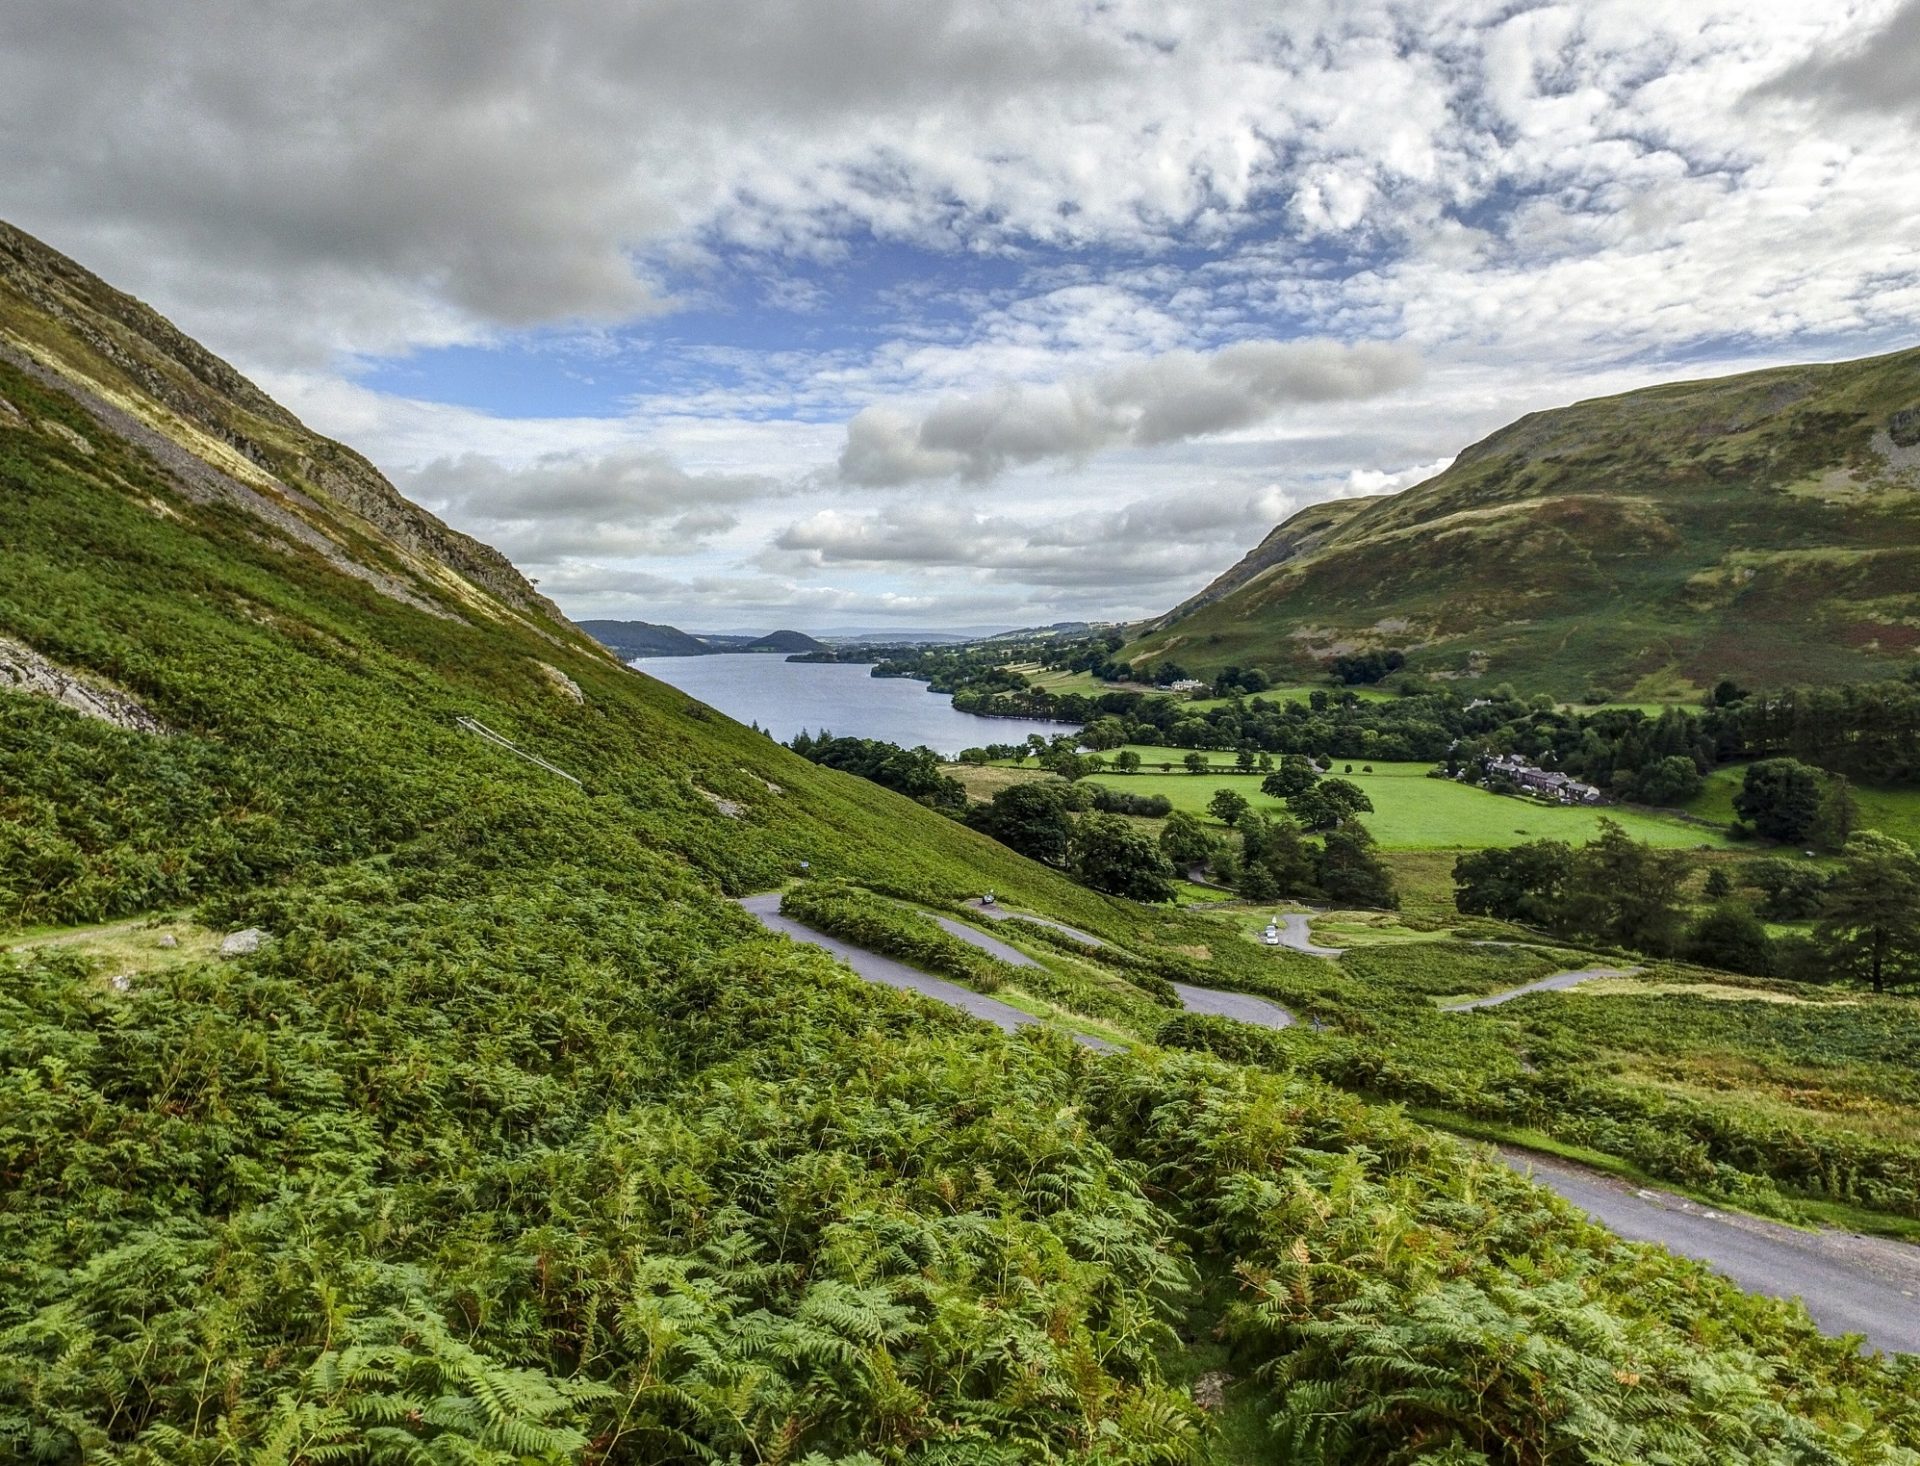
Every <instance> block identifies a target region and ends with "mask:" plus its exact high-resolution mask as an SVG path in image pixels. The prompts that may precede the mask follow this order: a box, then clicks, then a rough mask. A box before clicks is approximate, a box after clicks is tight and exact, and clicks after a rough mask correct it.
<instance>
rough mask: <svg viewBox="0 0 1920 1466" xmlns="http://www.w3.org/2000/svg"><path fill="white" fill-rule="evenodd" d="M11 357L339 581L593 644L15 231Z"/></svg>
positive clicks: (342, 455) (2, 339)
mask: <svg viewBox="0 0 1920 1466" xmlns="http://www.w3.org/2000/svg"><path fill="white" fill-rule="evenodd" d="M0 351H4V352H5V354H6V355H7V357H8V358H9V359H10V360H12V361H13V362H14V363H15V364H16V365H18V366H21V367H22V368H23V369H26V370H29V371H31V372H32V373H33V374H34V375H35V376H36V377H37V378H38V379H40V380H41V381H43V382H47V383H48V384H49V385H54V386H58V387H60V388H61V389H62V390H64V391H66V392H67V393H68V395H70V396H72V397H73V398H74V400H75V401H76V402H78V403H79V404H80V405H81V406H82V407H83V408H85V409H86V410H87V412H88V413H89V414H91V415H92V416H93V417H94V418H95V420H96V421H99V422H101V423H102V425H103V427H105V428H106V429H107V430H108V431H111V432H114V433H115V434H117V435H119V436H123V437H128V438H131V439H133V440H135V441H137V442H139V443H140V444H141V446H142V447H143V448H145V449H146V450H147V451H148V452H149V453H150V454H152V455H154V456H155V457H157V458H159V459H161V460H162V462H163V463H164V464H165V465H166V466H167V467H168V468H169V469H170V470H171V471H172V472H173V474H174V476H175V477H176V478H178V479H181V480H183V481H184V482H186V483H188V484H189V485H190V486H191V490H192V491H193V492H194V494H195V497H201V498H209V497H219V498H222V499H225V500H227V501H229V502H232V503H235V504H236V505H238V506H239V507H241V508H244V509H246V510H248V511H249V512H251V513H254V514H256V515H258V516H259V517H260V518H261V519H262V520H264V521H265V522H266V523H267V524H269V525H270V526H271V527H272V529H273V530H274V531H276V532H277V533H278V534H280V535H282V536H284V537H286V538H289V539H292V540H294V541H297V542H299V543H301V544H303V545H305V546H306V547H307V548H309V549H313V550H315V551H316V552H317V553H320V554H321V555H323V556H324V557H325V558H326V559H327V560H328V561H329V562H331V563H332V564H334V565H335V567H336V568H337V569H340V570H342V571H343V572H344V573H347V574H351V575H354V576H356V577H357V578H360V579H363V580H366V581H368V582H369V583H372V584H374V585H376V586H377V587H378V588H379V589H381V590H382V591H384V592H385V593H387V594H390V595H394V596H395V597H396V598H398V599H401V600H405V601H408V602H410V603H412V604H416V605H422V606H424V607H425V608H427V609H432V610H438V611H440V612H442V613H443V614H450V615H470V614H473V613H475V612H482V613H489V612H488V611H487V609H486V608H487V607H489V605H491V607H492V611H491V612H490V613H492V614H498V613H501V612H504V613H507V614H512V615H517V616H519V617H521V618H522V619H524V620H526V621H528V622H529V623H530V624H532V625H534V626H535V627H536V628H537V629H539V630H541V631H542V632H543V633H544V634H546V635H548V636H551V637H558V638H562V639H565V640H566V641H568V642H569V643H570V644H571V643H578V644H584V645H591V644H592V643H591V642H590V641H589V640H588V639H587V638H584V637H582V636H580V635H579V634H578V633H577V632H576V631H575V630H574V628H573V627H572V626H571V625H570V624H569V623H568V622H567V620H566V618H565V617H564V616H563V615H562V614H561V612H560V610H559V608H558V607H557V606H555V605H554V604H553V602H552V601H550V600H548V599H547V598H546V597H545V596H543V595H541V594H540V593H539V592H538V591H537V590H535V589H534V588H533V586H532V585H531V584H529V583H528V581H527V580H526V578H525V577H524V576H522V575H521V574H520V572H519V571H517V570H515V569H514V567H513V565H512V564H511V563H510V562H509V561H508V560H507V558H506V557H505V556H504V555H502V554H500V553H499V551H497V550H494V549H492V548H490V547H489V546H487V545H483V544H481V543H480V542H479V541H477V540H474V539H471V538H469V537H468V536H467V535H464V534H461V533H460V532H459V531H458V530H455V529H453V528H451V527H449V526H448V525H446V524H445V523H443V522H442V521H441V520H439V519H437V518H436V517H435V516H433V515H432V514H429V513H428V512H427V511H426V510H424V509H422V508H420V507H419V506H418V505H417V504H414V503H411V502H409V501H408V500H407V499H405V498H404V497H402V496H401V494H400V492H399V491H398V490H397V489H395V488H394V487H393V485H392V484H390V483H389V482H388V481H387V480H386V478H385V477H384V476H383V475H382V474H381V473H380V471H379V470H378V469H376V468H375V467H374V466H373V465H372V464H371V463H369V462H368V461H367V460H366V459H364V458H362V457H361V456H360V455H359V454H357V453H355V452H353V451H352V450H351V449H349V448H346V447H343V446H342V445H341V444H339V443H335V442H333V441H331V440H330V439H327V438H323V437H321V436H319V435H318V434H317V433H313V432H311V431H309V430H308V429H307V428H306V427H305V426H303V425H302V424H301V423H300V421H299V420H298V419H297V418H296V417H294V415H293V414H292V413H290V412H288V411H287V410H286V409H285V408H283V407H281V406H280V405H279V404H278V403H277V402H275V401H274V400H273V399H272V398H270V397H268V396H267V395H266V393H264V392H262V391H261V390H260V389H259V388H258V387H257V386H255V385H254V384H253V383H252V382H250V381H248V380H247V379H246V378H245V377H244V376H242V375H241V374H240V373H239V372H237V371H235V370H234V368H233V367H231V366H229V365H228V364H227V363H226V362H224V361H222V360H220V358H218V357H216V356H214V355H213V354H212V353H211V352H209V351H207V350H206V349H205V348H203V347H201V346H200V345H198V344H197V343H196V342H194V341H192V340H191V339H190V338H188V337H187V336H186V335H185V334H183V333H182V332H181V331H179V330H178V329H176V328H175V327H174V326H173V325H172V324H171V323H170V322H168V321H167V320H166V319H165V318H163V317H162V316H160V315H159V314H158V313H157V312H155V311H153V310H151V309H150V308H149V307H147V306H145V305H143V304H142V303H141V302H140V301H138V300H135V299H134V298H133V297H132V296H130V295H126V294H124V293H123V292H121V291H118V290H115V289H114V288H113V287H112V286H110V285H108V284H107V283H106V282H105V281H103V280H101V279H100V278H99V277H97V276H95V275H93V274H91V273H90V272H88V271H87V270H85V269H83V268H81V267H80V266H79V265H77V264H75V263H74V262H73V261H72V260H70V259H68V258H67V257H66V256H65V255H62V254H60V253H59V252H58V251H57V250H54V249H51V248H49V247H48V246H46V245H45V244H42V243H41V242H40V241H39V240H37V239H34V238H33V237H31V236H30V235H27V234H23V233H21V232H20V231H19V230H17V229H15V228H13V227H12V226H10V225H7V224H4V223H0Z"/></svg>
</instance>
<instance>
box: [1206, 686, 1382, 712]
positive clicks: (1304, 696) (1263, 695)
mask: <svg viewBox="0 0 1920 1466" xmlns="http://www.w3.org/2000/svg"><path fill="white" fill-rule="evenodd" d="M1316 692H1324V693H1326V694H1327V695H1328V696H1329V697H1338V696H1340V695H1341V694H1343V693H1348V692H1351V693H1352V694H1353V695H1354V696H1355V697H1357V698H1359V699H1360V700H1361V701H1362V702H1392V701H1393V699H1394V697H1395V695H1396V694H1394V693H1391V692H1388V691H1387V690H1386V689H1385V688H1382V687H1333V686H1329V685H1328V684H1326V683H1324V682H1321V683H1313V684H1308V683H1301V684H1299V685H1298V686H1293V687H1269V688H1268V689H1267V690H1266V691H1265V692H1255V693H1252V694H1250V695H1249V696H1248V697H1247V699H1246V700H1247V701H1248V702H1306V701H1308V699H1310V698H1311V697H1312V696H1313V694H1314V693H1316ZM1231 701H1233V699H1232V698H1226V697H1196V698H1193V699H1191V700H1190V701H1189V702H1188V703H1187V706H1188V707H1190V708H1198V709H1199V710H1200V711H1202V712H1205V711H1207V710H1208V709H1210V708H1223V707H1225V706H1226V705H1227V704H1228V703H1229V702H1231Z"/></svg>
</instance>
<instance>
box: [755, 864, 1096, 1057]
mask: <svg viewBox="0 0 1920 1466" xmlns="http://www.w3.org/2000/svg"><path fill="white" fill-rule="evenodd" d="M740 905H741V906H742V907H743V908H745V909H746V911H747V912H748V913H749V914H750V915H751V916H752V917H753V918H754V920H756V921H758V922H759V923H760V925H762V926H764V927H765V928H766V929H767V930H768V931H774V932H779V933H780V934H781V935H782V936H786V937H791V938H793V940H794V941H796V942H805V943H807V944H808V945H809V946H814V947H818V948H820V949H821V950H822V951H824V952H828V953H831V954H832V955H833V956H835V957H837V958H839V959H840V960H841V961H842V962H844V963H846V964H847V966H849V967H851V968H852V969H853V970H854V971H855V972H856V973H857V974H859V975H860V976H861V977H863V978H865V979H866V980H867V981H868V982H874V983H879V984H880V985H881V986H883V987H890V988H898V989H900V990H901V991H902V992H909V993H918V994H919V995H920V996H921V997H923V998H932V999H933V1000H934V1001H935V1002H936V1003H945V1004H946V1005H947V1006H948V1007H950V1008H958V1009H960V1010H961V1011H962V1012H964V1013H970V1014H972V1015H973V1016H974V1017H975V1018H979V1019H983V1020H984V1021H986V1022H988V1023H991V1024H992V1025H993V1026H994V1027H995V1028H999V1029H1004V1030H1005V1031H1006V1032H1008V1033H1012V1032H1013V1031H1014V1030H1015V1029H1017V1028H1026V1027H1029V1026H1031V1025H1036V1024H1037V1025H1039V1026H1041V1027H1045V1026H1046V1024H1045V1023H1044V1021H1043V1020H1041V1019H1039V1018H1036V1017H1034V1015H1033V1014H1031V1013H1027V1012H1024V1011H1022V1010H1021V1009H1019V1008H1016V1007H1014V1006H1013V1005H1012V1004H1011V1003H1003V1002H1001V1001H1000V1000H999V999H998V998H990V997H988V996H987V995H986V994H985V993H976V992H975V991H974V990H973V989H972V988H970V987H963V986H961V985H960V984H959V983H957V982H948V981H947V980H946V979H945V978H944V977H934V976H932V975H931V974H929V973H925V972H921V971H920V970H919V969H917V968H913V967H909V966H907V964H906V963H904V962H898V961H895V960H894V959H893V958H891V957H883V956H881V955H880V954H879V953H878V952H869V951H868V950H867V949H866V948H864V947H856V946H854V945H853V944H852V943H851V942H843V941H841V940H840V939H839V938H838V937H830V936H828V935H827V934H826V933H825V932H817V931H815V930H814V929H813V928H812V927H810V926H802V925H801V924H800V923H799V922H797V921H795V920H794V919H793V918H792V917H790V916H782V915H781V914H780V893H779V892H778V891H768V892H765V893H764V894H762V895H758V896H743V897H741V898H740ZM956 924H957V923H956ZM988 940H991V939H990V938H989V939H988ZM1029 961H1031V959H1029ZM1073 1037H1074V1038H1075V1039H1076V1040H1077V1041H1078V1042H1080V1043H1083V1044H1085V1045H1086V1046H1087V1047H1088V1048H1090V1049H1098V1050H1099V1051H1100V1052H1101V1053H1113V1052H1115V1051H1116V1049H1117V1048H1118V1045H1116V1044H1111V1043H1109V1042H1107V1040H1105V1039H1104V1038H1095V1037H1094V1036H1093V1035H1092V1034H1090V1033H1076V1034H1074V1035H1073Z"/></svg>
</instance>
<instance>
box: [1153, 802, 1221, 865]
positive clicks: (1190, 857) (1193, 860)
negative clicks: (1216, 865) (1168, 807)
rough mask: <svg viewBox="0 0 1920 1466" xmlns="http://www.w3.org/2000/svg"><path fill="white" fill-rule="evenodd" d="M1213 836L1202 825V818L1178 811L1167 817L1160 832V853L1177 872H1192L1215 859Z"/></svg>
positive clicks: (1184, 811)
mask: <svg viewBox="0 0 1920 1466" xmlns="http://www.w3.org/2000/svg"><path fill="white" fill-rule="evenodd" d="M1213 851H1214V843H1213V836H1211V835H1209V834H1208V833H1207V827H1206V826H1205V825H1203V824H1201V823H1200V816H1198V815H1196V814H1189V813H1187V811H1186V810H1184V809H1183V810H1178V811H1176V812H1175V813H1173V814H1170V815H1168V816H1167V822H1166V824H1165V825H1164V826H1163V827H1162V828H1161V830H1160V853H1161V854H1162V855H1164V856H1166V857H1167V859H1168V860H1169V861H1171V862H1172V864H1173V867H1174V869H1176V870H1190V869H1192V868H1193V867H1194V866H1196V865H1205V864H1207V863H1208V862H1209V861H1211V860H1212V859H1213Z"/></svg>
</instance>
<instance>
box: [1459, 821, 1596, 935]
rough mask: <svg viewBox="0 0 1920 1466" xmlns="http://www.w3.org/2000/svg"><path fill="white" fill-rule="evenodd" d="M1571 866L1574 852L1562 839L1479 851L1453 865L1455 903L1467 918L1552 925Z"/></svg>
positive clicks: (1555, 920) (1469, 854)
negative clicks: (1494, 918) (1495, 918)
mask: <svg viewBox="0 0 1920 1466" xmlns="http://www.w3.org/2000/svg"><path fill="white" fill-rule="evenodd" d="M1572 868H1573V849H1572V847H1571V846H1569V845H1566V844H1564V843H1562V842H1561V841H1559V840H1534V841H1531V842H1529V843H1528V844H1525V845H1515V846H1513V847H1512V848H1510V849H1507V850H1475V851H1472V852H1470V853H1468V854H1466V855H1462V856H1461V857H1460V858H1459V859H1458V860H1456V861H1454V863H1453V886H1454V892H1453V904H1454V905H1455V906H1456V907H1457V908H1458V909H1459V910H1460V911H1461V912H1462V913H1463V914H1465V915H1467V916H1496V917H1499V918H1500V919H1501V920H1502V921H1520V922H1525V923H1527V924H1528V925H1529V926H1543V927H1551V926H1553V925H1554V924H1555V923H1556V922H1557V921H1558V920H1559V915H1560V902H1561V900H1562V898H1563V896H1564V895H1565V890H1566V882H1567V875H1568V873H1569V872H1570V871H1571V870H1572Z"/></svg>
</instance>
